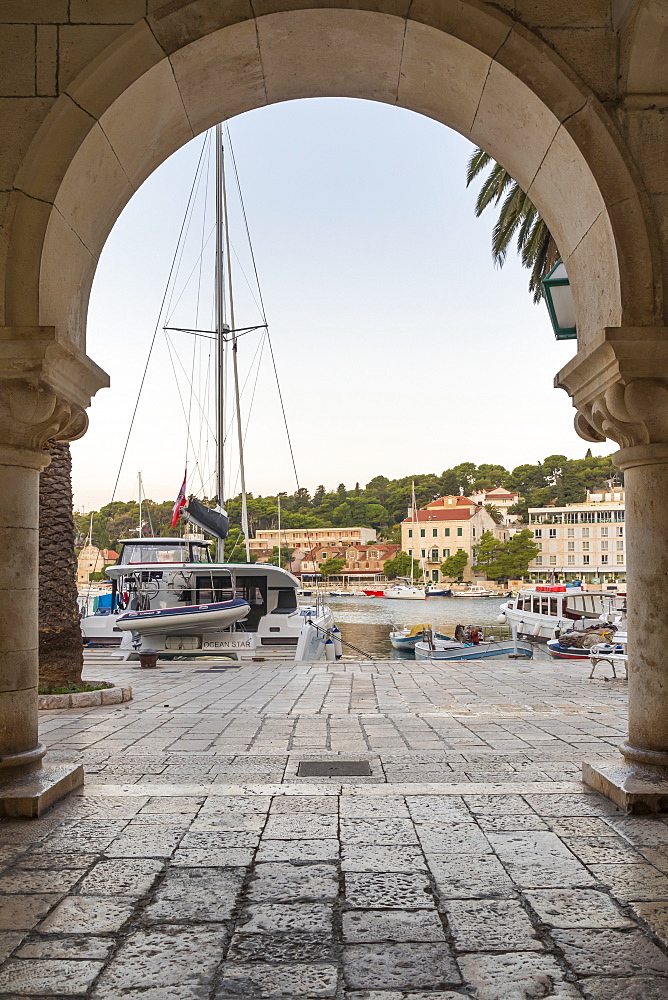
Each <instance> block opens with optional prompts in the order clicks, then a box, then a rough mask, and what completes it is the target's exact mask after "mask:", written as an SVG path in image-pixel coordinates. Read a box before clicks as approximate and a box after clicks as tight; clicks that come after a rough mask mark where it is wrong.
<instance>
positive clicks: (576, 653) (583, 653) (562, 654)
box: [547, 639, 590, 660]
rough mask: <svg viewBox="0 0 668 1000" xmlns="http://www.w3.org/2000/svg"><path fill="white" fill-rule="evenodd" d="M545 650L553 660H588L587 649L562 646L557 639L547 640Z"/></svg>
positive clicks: (588, 653)
mask: <svg viewBox="0 0 668 1000" xmlns="http://www.w3.org/2000/svg"><path fill="white" fill-rule="evenodd" d="M547 650H548V653H549V654H550V656H552V657H553V658H554V659H555V660H588V659H589V655H590V651H589V649H582V648H581V647H578V646H562V645H561V643H560V642H559V640H558V639H548V641H547Z"/></svg>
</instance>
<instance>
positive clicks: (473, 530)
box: [471, 528, 475, 538]
mask: <svg viewBox="0 0 668 1000" xmlns="http://www.w3.org/2000/svg"><path fill="white" fill-rule="evenodd" d="M471 531H472V532H473V537H474V538H475V528H471Z"/></svg>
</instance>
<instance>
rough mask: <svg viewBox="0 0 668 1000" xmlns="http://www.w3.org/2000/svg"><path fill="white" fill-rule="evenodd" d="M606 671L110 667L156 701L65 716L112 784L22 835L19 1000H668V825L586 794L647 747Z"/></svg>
mask: <svg viewBox="0 0 668 1000" xmlns="http://www.w3.org/2000/svg"><path fill="white" fill-rule="evenodd" d="M586 674H587V665H586V664H582V665H580V664H577V663H566V664H563V663H560V664H552V663H551V662H549V661H540V660H535V661H533V662H531V663H527V662H526V661H525V662H522V661H517V662H514V661H511V660H507V661H497V662H491V663H485V662H484V661H481V662H478V663H466V664H443V665H438V664H429V663H413V662H407V661H400V660H394V661H389V662H375V663H373V664H371V663H363V664H360V663H356V662H345V661H343V662H341V663H338V664H324V663H321V664H315V665H314V664H296V665H295V664H280V663H257V664H249V665H245V666H243V667H241V668H227V669H220V666H219V664H210V663H207V664H204V663H201V664H194V665H193V664H182V663H176V662H172V663H170V664H165V665H164V666H163V667H162V668H161V669H159V670H155V671H145V670H141V669H139V668H137V667H134V666H128V665H125V666H122V665H120V666H119V665H116V664H113V665H112V662H111V661H110V660H109V659H108V658H106V657H105V656H102V655H97V656H94V657H92V658H89V661H88V665H87V671H86V675H87V676H88V677H91V678H95V677H104V678H105V679H108V680H122V681H123V682H124V683H128V681H129V682H130V683H131V684H132V685H133V688H134V692H135V697H134V700H133V701H132V702H130V703H129V704H127V705H118V706H108V707H98V708H89V709H72V710H69V711H61V712H45V713H43V719H42V734H43V738H44V739H45V741H46V742H47V743H48V745H49V746H50V748H51V749H50V756H51V759H83V760H84V762H85V764H86V771H87V778H86V785H85V788H84V790H83V791H82V793H81V794H77V795H72V796H70V798H69V799H68V800H67V801H65V802H63V803H61V804H60V805H59V806H57V807H55V808H54V809H53V810H51V811H50V812H49V813H47V814H46V815H45V816H44V817H42V818H41V819H39V820H36V821H30V822H29V821H24V822H4V823H2V824H0V863H1V865H2V870H1V872H0V960H4V964H2V965H1V966H0V997H2V998H4V1000H8V998H18V997H26V996H31V997H39V998H43V1000H46V998H51V997H61V996H67V997H76V996H87V997H90V998H91V1000H116V998H118V1000H120V998H127V1000H233V998H251V1000H261V998H274V997H276V998H283V1000H297V998H299V1000H307V998H308V1000H316V998H320V997H336V998H339V1000H342V998H346V1000H455V998H460V1000H461V998H463V997H471V998H474V997H475V998H478V1000H536V998H543V997H544V998H551V1000H572V998H588V1000H667V998H668V957H667V956H668V947H667V945H668V817H653V818H644V817H626V816H624V815H623V814H621V813H620V812H619V811H617V810H616V809H615V807H614V806H613V805H612V804H610V803H609V802H607V801H606V800H604V799H602V798H601V797H600V796H598V795H596V794H594V793H591V792H587V791H586V789H585V788H584V786H583V785H582V784H581V783H580V781H579V772H580V765H581V761H582V759H583V758H585V757H586V758H587V759H596V758H605V757H608V758H609V757H610V755H611V754H612V753H614V748H615V746H616V744H617V743H618V742H619V740H620V737H621V736H622V735H623V734H624V732H625V718H624V712H625V685H624V684H623V682H621V681H611V682H606V681H604V680H603V679H602V678H600V679H596V680H592V681H590V680H587V679H586ZM318 759H320V760H327V761H332V760H337V759H338V760H364V761H367V762H368V763H369V765H370V769H371V775H370V776H369V777H347V778H321V779H314V778H302V777H300V776H299V772H298V764H299V762H300V761H302V760H305V761H310V762H312V761H317V760H318Z"/></svg>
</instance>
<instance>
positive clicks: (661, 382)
mask: <svg viewBox="0 0 668 1000" xmlns="http://www.w3.org/2000/svg"><path fill="white" fill-rule="evenodd" d="M555 385H556V386H557V388H561V389H565V390H566V391H567V392H568V393H569V395H570V396H571V398H572V400H573V405H574V406H575V407H576V409H577V411H578V412H577V414H576V417H575V429H576V431H577V432H578V434H579V435H580V437H582V438H584V439H585V441H605V440H606V438H610V439H611V440H613V441H616V442H617V444H618V445H619V446H620V449H622V450H621V452H620V453H619V456H620V459H622V460H623V456H624V455H626V454H627V453H628V455H629V456H630V455H631V451H630V450H633V453H634V455H635V457H636V458H637V459H638V461H637V462H636V461H634V463H633V464H644V462H641V461H640V457H641V455H645V456H646V459H647V460H648V461H654V462H656V461H659V460H662V459H660V457H659V456H660V455H663V454H664V452H665V454H666V455H667V456H668V328H665V327H639V328H620V329H617V328H611V329H607V330H604V331H603V332H602V333H601V334H600V335H599V337H598V338H596V340H595V341H594V342H593V343H592V344H591V345H590V346H589V347H588V348H587V349H586V350H583V351H581V352H579V353H578V354H577V355H576V356H575V358H573V360H572V361H571V362H569V364H568V365H566V366H565V368H563V369H562V371H561V372H559V374H558V375H557V377H556V379H555ZM652 456H653V457H652ZM664 460H665V459H664ZM617 464H620V463H619V462H618V463H617Z"/></svg>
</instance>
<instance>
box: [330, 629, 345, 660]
mask: <svg viewBox="0 0 668 1000" xmlns="http://www.w3.org/2000/svg"><path fill="white" fill-rule="evenodd" d="M332 638H333V640H334V652H335V653H336V659H337V660H340V659H341V657H342V656H343V643H342V642H341V629H340V628H337V626H336V625H334V626H333V627H332Z"/></svg>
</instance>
